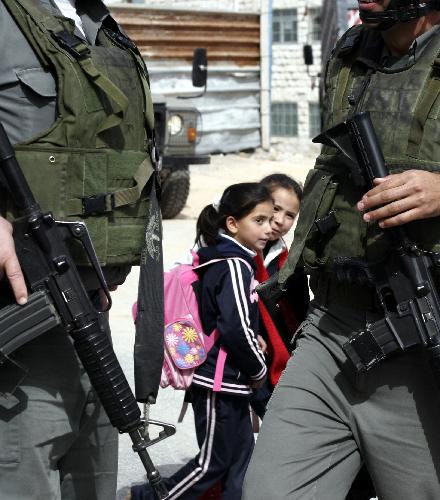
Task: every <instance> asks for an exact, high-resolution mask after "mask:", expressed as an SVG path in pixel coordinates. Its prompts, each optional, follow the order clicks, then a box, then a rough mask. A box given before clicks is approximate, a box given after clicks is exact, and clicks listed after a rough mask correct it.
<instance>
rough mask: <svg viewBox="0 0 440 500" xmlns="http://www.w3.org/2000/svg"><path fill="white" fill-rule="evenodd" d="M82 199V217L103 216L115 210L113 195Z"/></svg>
mask: <svg viewBox="0 0 440 500" xmlns="http://www.w3.org/2000/svg"><path fill="white" fill-rule="evenodd" d="M81 199H82V206H83V213H82V214H83V215H84V216H88V215H103V214H105V213H106V212H111V211H112V210H113V209H114V208H115V195H114V193H107V194H106V193H100V194H94V195H93V196H87V197H84V198H81Z"/></svg>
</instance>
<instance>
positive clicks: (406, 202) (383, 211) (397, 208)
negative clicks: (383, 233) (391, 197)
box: [364, 197, 418, 222]
mask: <svg viewBox="0 0 440 500" xmlns="http://www.w3.org/2000/svg"><path fill="white" fill-rule="evenodd" d="M417 207H418V204H417V201H416V200H415V199H414V197H408V198H402V199H399V200H396V201H393V202H392V203H388V204H387V205H385V206H382V207H380V208H378V209H376V210H372V211H370V212H368V213H366V214H364V221H365V222H374V221H378V220H383V219H388V218H390V217H393V216H395V215H398V214H401V213H403V212H407V211H408V210H412V209H414V208H417Z"/></svg>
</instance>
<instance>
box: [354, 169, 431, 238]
mask: <svg viewBox="0 0 440 500" xmlns="http://www.w3.org/2000/svg"><path fill="white" fill-rule="evenodd" d="M374 183H375V184H376V186H375V187H374V188H373V189H371V190H370V191H368V193H366V194H365V195H364V196H363V198H362V200H361V201H360V202H359V203H358V205H357V207H358V210H360V211H361V212H366V211H367V210H369V211H368V212H366V213H365V214H364V220H365V221H366V222H379V226H380V227H382V228H387V227H393V226H400V225H402V224H406V223H408V222H411V221H415V220H420V219H428V218H430V217H437V216H439V215H440V175H439V174H436V173H433V172H426V171H424V170H408V171H406V172H403V173H401V174H393V175H389V176H387V177H384V178H383V179H375V181H374Z"/></svg>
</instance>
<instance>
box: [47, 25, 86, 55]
mask: <svg viewBox="0 0 440 500" xmlns="http://www.w3.org/2000/svg"><path fill="white" fill-rule="evenodd" d="M52 36H53V38H54V39H55V40H56V42H57V43H58V45H59V46H60V47H61V48H62V49H64V50H65V51H66V52H68V53H69V54H70V55H71V56H73V57H74V58H75V59H85V58H86V57H88V56H89V54H90V49H89V47H88V46H87V43H86V41H85V40H83V39H82V38H80V37H79V36H76V35H74V34H73V33H70V32H69V31H67V30H64V31H59V32H58V33H52Z"/></svg>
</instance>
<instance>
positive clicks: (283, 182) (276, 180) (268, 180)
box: [260, 174, 303, 202]
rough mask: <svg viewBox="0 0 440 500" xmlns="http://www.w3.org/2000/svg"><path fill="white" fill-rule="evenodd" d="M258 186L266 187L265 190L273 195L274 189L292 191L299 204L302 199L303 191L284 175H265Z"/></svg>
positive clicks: (290, 178)
mask: <svg viewBox="0 0 440 500" xmlns="http://www.w3.org/2000/svg"><path fill="white" fill-rule="evenodd" d="M260 184H262V185H263V186H265V187H267V189H268V190H269V191H270V192H271V193H273V192H274V191H275V189H278V188H284V189H288V190H290V191H293V192H294V193H295V194H296V196H297V197H298V200H299V201H300V202H301V200H302V197H303V189H302V186H301V184H299V182H296V180H295V179H292V177H289V176H288V175H286V174H271V175H267V176H266V177H264V178H263V179H261V181H260Z"/></svg>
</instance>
